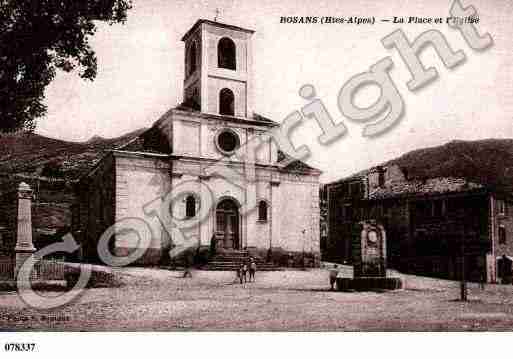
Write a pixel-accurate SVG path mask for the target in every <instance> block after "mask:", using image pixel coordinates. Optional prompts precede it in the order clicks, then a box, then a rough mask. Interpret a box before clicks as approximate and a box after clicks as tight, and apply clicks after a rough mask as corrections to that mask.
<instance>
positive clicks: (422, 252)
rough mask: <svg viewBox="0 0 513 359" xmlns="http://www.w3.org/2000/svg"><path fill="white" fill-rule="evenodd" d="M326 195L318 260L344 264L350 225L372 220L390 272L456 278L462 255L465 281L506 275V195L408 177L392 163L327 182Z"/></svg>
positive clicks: (510, 220)
mask: <svg viewBox="0 0 513 359" xmlns="http://www.w3.org/2000/svg"><path fill="white" fill-rule="evenodd" d="M326 192H327V200H328V238H327V242H326V244H325V245H324V246H325V253H326V254H327V256H328V257H330V258H326V259H331V260H338V261H347V262H351V260H352V244H351V242H352V238H353V237H354V236H355V235H358V234H357V233H353V228H354V224H355V223H358V222H359V221H361V220H365V219H374V220H377V221H378V222H380V223H382V224H383V225H384V227H385V230H386V232H387V257H388V262H389V266H391V267H393V268H396V269H398V270H401V271H404V272H409V273H416V274H421V275H429V276H436V277H442V278H450V279H457V278H460V275H461V273H462V267H463V265H462V258H465V261H464V263H465V264H464V266H465V273H466V278H469V279H471V280H475V281H480V280H483V279H484V278H486V280H487V282H498V281H499V282H500V281H501V280H502V279H503V278H502V277H503V276H504V274H505V273H506V276H509V275H511V263H512V257H513V199H512V197H511V194H508V193H499V192H496V191H492V190H490V189H489V188H487V187H486V186H485V185H482V184H478V183H472V182H469V181H467V180H465V179H462V178H431V179H425V180H409V179H408V178H407V177H406V175H405V173H403V171H402V169H401V168H399V166H397V165H390V166H387V167H380V166H378V167H374V168H371V169H370V170H367V171H364V172H361V173H359V174H357V175H355V176H351V177H349V178H345V179H342V180H339V181H336V182H333V183H330V184H328V185H327V186H326ZM463 253H464V255H463ZM323 256H324V251H323ZM508 273H509V275H508Z"/></svg>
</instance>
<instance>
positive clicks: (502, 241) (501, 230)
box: [499, 226, 506, 244]
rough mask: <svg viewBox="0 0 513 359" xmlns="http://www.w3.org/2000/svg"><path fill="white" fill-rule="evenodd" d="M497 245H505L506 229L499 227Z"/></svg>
mask: <svg viewBox="0 0 513 359" xmlns="http://www.w3.org/2000/svg"><path fill="white" fill-rule="evenodd" d="M499 244H506V227H504V226H500V227H499Z"/></svg>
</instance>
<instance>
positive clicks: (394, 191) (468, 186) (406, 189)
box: [369, 177, 485, 199]
mask: <svg viewBox="0 0 513 359" xmlns="http://www.w3.org/2000/svg"><path fill="white" fill-rule="evenodd" d="M484 188H485V186H483V185H481V184H479V183H474V182H470V181H467V180H466V179H464V178H454V177H438V178H431V179H426V180H425V181H421V180H412V181H406V182H397V183H392V184H390V185H388V186H385V187H380V188H376V189H374V190H372V191H371V192H370V193H369V199H384V198H392V197H400V196H417V195H429V194H443V193H453V192H468V191H473V190H479V189H484Z"/></svg>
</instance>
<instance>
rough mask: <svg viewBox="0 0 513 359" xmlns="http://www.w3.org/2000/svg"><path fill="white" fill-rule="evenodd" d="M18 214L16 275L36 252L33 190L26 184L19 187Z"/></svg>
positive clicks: (15, 249) (23, 183)
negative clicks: (33, 222)
mask: <svg viewBox="0 0 513 359" xmlns="http://www.w3.org/2000/svg"><path fill="white" fill-rule="evenodd" d="M17 199H18V212H17V222H18V223H17V229H16V247H15V248H14V251H15V252H16V267H15V271H14V273H15V275H17V274H18V271H19V269H20V267H21V266H22V265H23V263H25V261H26V260H27V259H32V255H33V253H34V252H35V251H36V248H35V247H34V244H33V243H32V189H31V188H30V186H29V185H28V184H26V183H25V182H22V183H20V185H19V186H18V195H17Z"/></svg>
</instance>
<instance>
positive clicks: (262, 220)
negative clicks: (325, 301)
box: [72, 20, 320, 264]
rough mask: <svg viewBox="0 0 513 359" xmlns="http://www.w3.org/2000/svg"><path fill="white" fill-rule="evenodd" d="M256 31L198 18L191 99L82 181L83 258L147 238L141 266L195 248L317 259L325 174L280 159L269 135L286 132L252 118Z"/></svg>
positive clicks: (128, 249)
mask: <svg viewBox="0 0 513 359" xmlns="http://www.w3.org/2000/svg"><path fill="white" fill-rule="evenodd" d="M252 35H253V31H252V30H248V29H244V28H240V27H236V26H232V25H227V24H221V23H218V22H213V21H209V20H198V21H197V22H196V24H194V26H193V27H192V28H191V29H190V30H189V31H188V32H187V33H186V34H185V35H184V36H183V38H182V41H183V42H184V43H185V78H184V97H183V98H184V101H183V103H182V104H180V105H179V106H177V107H175V108H173V109H170V110H169V111H168V112H167V113H165V114H164V115H163V116H162V117H161V118H160V119H159V120H158V121H156V122H155V124H154V125H153V126H152V127H151V128H150V129H149V130H147V131H145V132H144V133H142V134H141V135H140V136H138V137H137V138H135V139H134V140H132V141H131V142H130V143H127V144H126V145H125V146H122V147H121V148H118V149H116V150H112V151H110V152H109V153H108V154H107V155H106V156H105V157H104V158H103V159H102V160H101V161H100V162H99V163H98V164H97V165H96V166H95V167H94V168H93V169H92V170H91V171H90V172H89V173H88V174H87V175H85V176H84V177H83V178H82V179H81V180H80V182H79V183H78V185H77V199H78V200H77V204H76V205H75V207H74V210H73V221H72V222H73V223H72V228H73V233H74V234H75V238H80V242H81V244H82V251H83V255H84V256H85V257H86V258H89V259H91V260H94V259H95V258H96V259H98V248H97V247H98V242H99V240H100V238H102V235H105V233H109V234H108V237H109V236H110V237H111V238H110V240H109V248H110V251H111V252H112V253H113V254H116V255H119V256H123V255H128V254H130V253H133V252H134V251H136V250H137V248H138V247H140V246H141V245H142V244H141V243H143V242H145V241H144V240H141V236H146V237H148V236H149V237H151V238H150V239H148V238H146V239H147V242H145V244H144V245H145V247H147V249H146V250H144V253H143V254H142V256H141V257H140V258H139V259H138V260H137V262H138V263H143V264H159V263H160V264H162V263H163V262H165V261H166V260H168V259H169V257H170V256H171V257H172V256H173V255H174V254H177V253H179V251H173V250H172V249H176V248H189V247H196V248H203V249H209V250H212V249H213V248H215V249H216V250H221V251H223V250H224V251H238V250H247V251H248V252H250V253H251V254H252V255H256V256H264V255H265V253H269V250H270V249H271V252H280V253H284V254H285V255H288V256H289V257H290V258H293V257H294V256H297V255H298V254H302V255H303V258H304V256H305V253H306V254H307V255H308V256H309V257H310V258H313V259H314V262H313V263H316V264H317V263H318V261H319V258H320V245H319V176H320V171H319V170H317V169H314V168H312V167H310V166H308V165H306V164H304V163H303V162H300V161H296V160H290V158H289V157H288V156H287V155H286V154H284V153H283V152H281V151H280V148H279V145H278V143H277V142H276V141H274V140H273V137H272V136H266V134H267V133H269V131H272V130H273V129H275V128H276V127H277V126H279V124H277V123H276V122H274V121H272V120H270V119H267V118H265V117H263V116H260V115H258V114H256V113H254V111H253V106H254V105H253V101H252V99H253V80H252V74H253V53H252V52H253V50H252V44H251V38H252ZM283 159H287V161H283ZM283 163H286V164H283ZM130 225H138V226H139V227H141V226H142V230H137V229H135V230H130ZM106 231H107V232H106Z"/></svg>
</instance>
